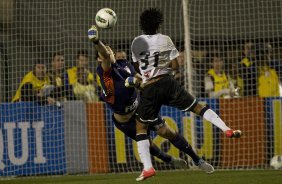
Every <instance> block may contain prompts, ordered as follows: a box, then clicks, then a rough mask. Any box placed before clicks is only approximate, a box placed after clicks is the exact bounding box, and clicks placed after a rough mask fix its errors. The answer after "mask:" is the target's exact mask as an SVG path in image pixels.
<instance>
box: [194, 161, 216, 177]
mask: <svg viewBox="0 0 282 184" xmlns="http://www.w3.org/2000/svg"><path fill="white" fill-rule="evenodd" d="M197 166H198V168H199V169H201V170H202V171H205V172H206V173H208V174H211V173H213V172H214V168H213V166H212V165H211V164H209V163H207V162H206V161H204V160H203V159H200V160H199V162H198V164H197Z"/></svg>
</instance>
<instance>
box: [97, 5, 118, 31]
mask: <svg viewBox="0 0 282 184" xmlns="http://www.w3.org/2000/svg"><path fill="white" fill-rule="evenodd" d="M95 21H96V25H97V26H98V27H99V28H102V29H109V28H112V27H114V26H115V25H116V22H117V15H116V13H115V12H114V11H113V10H112V9H110V8H102V9H101V10H99V11H98V12H97V13H96V16H95Z"/></svg>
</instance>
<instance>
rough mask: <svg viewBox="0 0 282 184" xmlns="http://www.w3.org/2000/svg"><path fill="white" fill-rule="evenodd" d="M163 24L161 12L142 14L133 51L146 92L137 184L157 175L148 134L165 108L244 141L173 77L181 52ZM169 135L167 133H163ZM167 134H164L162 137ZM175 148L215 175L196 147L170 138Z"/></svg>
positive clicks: (139, 135) (138, 135)
mask: <svg viewBox="0 0 282 184" xmlns="http://www.w3.org/2000/svg"><path fill="white" fill-rule="evenodd" d="M162 22H163V15H162V12H161V11H160V10H159V9H156V8H149V9H147V10H145V11H143V12H142V14H141V16H140V20H139V24H140V27H141V29H142V31H143V32H144V34H143V35H140V36H137V37H136V38H134V40H133V42H132V45H131V51H132V59H133V62H135V63H137V64H138V65H139V70H140V72H141V74H142V81H143V84H144V89H143V92H142V96H141V99H140V104H139V106H138V108H137V111H136V114H137V120H138V121H137V123H136V140H137V147H138V153H139V156H140V159H141V162H142V163H143V166H144V169H143V171H142V173H141V174H140V176H139V177H138V178H136V180H137V181H142V180H144V179H146V178H149V177H151V176H154V175H155V170H154V168H153V166H152V162H151V157H150V153H149V145H150V143H149V140H148V139H147V136H146V132H147V129H148V127H149V126H152V125H154V124H155V123H156V122H158V115H159V111H160V108H161V106H162V105H169V106H173V107H176V108H178V109H180V110H182V111H192V112H194V113H196V114H198V115H200V116H202V117H203V118H205V119H206V120H208V121H209V122H211V123H212V124H214V125H215V126H217V127H219V128H220V129H221V130H222V131H223V132H224V133H225V134H226V136H227V137H230V138H231V137H236V138H238V137H240V136H241V131H240V130H231V129H230V128H229V127H228V126H226V124H225V123H224V122H223V121H222V120H221V118H220V117H219V116H218V115H217V114H216V113H215V112H214V111H213V110H211V109H209V108H208V107H207V106H202V105H200V104H199V103H198V101H197V100H196V99H195V98H194V97H193V96H191V95H190V94H189V93H188V92H187V91H186V90H185V89H184V88H183V87H182V86H181V85H180V84H179V83H178V82H177V81H176V80H175V78H174V77H173V76H172V75H171V74H172V69H171V68H170V65H171V62H173V61H174V60H175V59H177V57H178V55H179V54H178V51H177V49H176V48H175V46H174V44H173V42H172V40H171V39H170V37H169V36H166V35H163V34H160V33H158V28H159V26H160V24H161V23H162ZM163 130H164V131H166V130H165V129H163ZM160 134H163V133H160ZM167 138H169V139H170V141H172V143H173V144H174V145H177V146H178V148H179V149H180V150H181V151H183V152H185V153H187V154H188V155H189V156H191V155H192V156H191V158H192V159H193V161H194V162H195V164H196V165H199V166H201V165H202V164H203V163H205V164H204V166H205V169H206V171H207V172H208V173H212V172H213V171H214V169H213V167H212V166H211V165H210V164H208V163H206V162H205V161H203V160H202V159H201V158H200V157H198V156H197V155H196V154H193V153H194V151H193V149H192V147H191V146H190V145H189V144H188V143H187V141H186V140H185V139H183V138H182V137H181V136H175V137H174V139H172V138H171V137H169V136H168V137H167Z"/></svg>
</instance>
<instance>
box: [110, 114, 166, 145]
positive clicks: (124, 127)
mask: <svg viewBox="0 0 282 184" xmlns="http://www.w3.org/2000/svg"><path fill="white" fill-rule="evenodd" d="M135 118H136V116H135V115H133V116H132V117H131V118H130V120H129V121H128V122H126V123H120V122H118V121H117V120H116V119H115V117H114V116H112V119H113V122H114V124H115V126H116V127H117V128H118V129H119V130H120V131H122V132H123V133H124V134H125V135H126V136H128V137H130V138H131V139H133V140H136V119H135ZM164 125H165V121H164V120H163V119H162V118H161V117H160V116H159V117H158V121H156V122H155V123H154V124H150V125H149V128H148V132H147V136H148V137H149V136H150V131H157V130H158V129H159V128H161V127H162V126H164Z"/></svg>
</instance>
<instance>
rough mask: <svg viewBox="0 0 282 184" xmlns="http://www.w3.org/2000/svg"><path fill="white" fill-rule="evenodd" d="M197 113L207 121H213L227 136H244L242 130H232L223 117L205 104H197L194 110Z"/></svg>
mask: <svg viewBox="0 0 282 184" xmlns="http://www.w3.org/2000/svg"><path fill="white" fill-rule="evenodd" d="M192 111H193V112H195V113H196V114H198V115H200V116H202V117H203V118H204V119H206V120H207V121H209V122H211V123H212V124H214V125H215V126H217V127H218V128H220V129H221V130H222V131H223V132H224V133H225V136H226V137H228V138H240V137H241V136H242V131H241V130H232V129H231V128H229V127H228V126H227V125H226V124H225V123H224V122H223V121H222V119H221V118H220V117H219V116H218V115H217V114H216V113H215V112H214V111H213V110H211V109H210V108H208V107H207V106H203V105H201V104H197V105H196V106H195V107H194V109H193V110H192Z"/></svg>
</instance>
